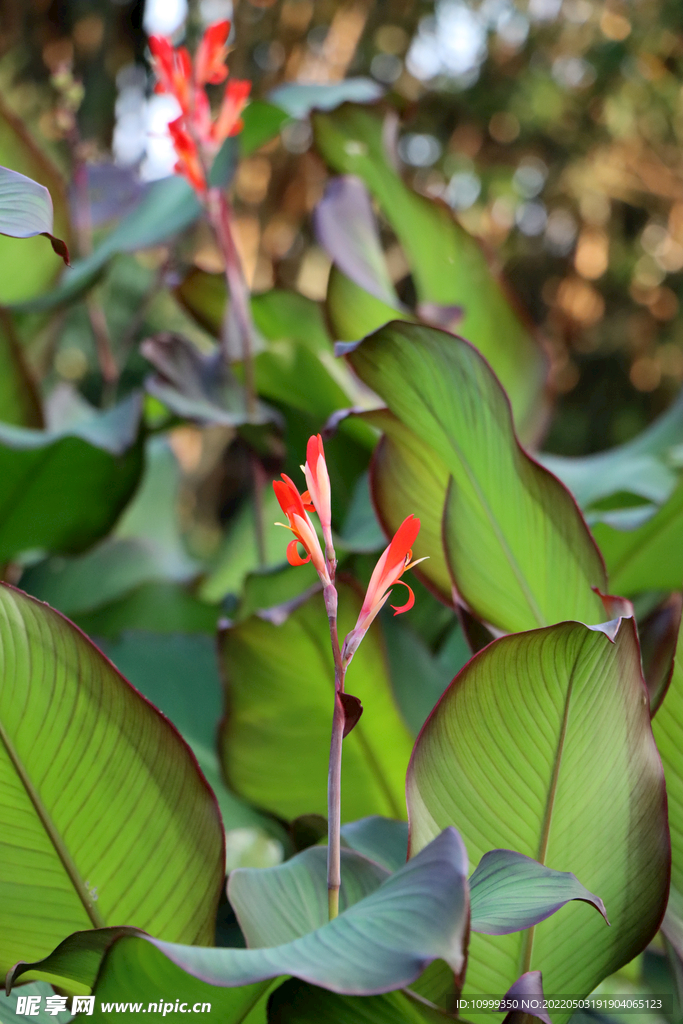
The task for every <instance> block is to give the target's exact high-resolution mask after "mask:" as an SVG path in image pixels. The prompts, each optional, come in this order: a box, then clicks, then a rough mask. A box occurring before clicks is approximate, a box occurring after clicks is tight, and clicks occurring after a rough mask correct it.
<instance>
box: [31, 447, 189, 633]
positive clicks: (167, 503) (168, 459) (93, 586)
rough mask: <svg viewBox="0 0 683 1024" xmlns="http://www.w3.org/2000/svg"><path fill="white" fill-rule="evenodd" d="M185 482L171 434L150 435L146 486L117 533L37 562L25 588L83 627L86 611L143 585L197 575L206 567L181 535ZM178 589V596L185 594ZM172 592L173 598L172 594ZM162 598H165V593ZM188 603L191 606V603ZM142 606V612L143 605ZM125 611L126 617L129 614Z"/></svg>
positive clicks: (130, 507) (147, 452) (136, 493)
mask: <svg viewBox="0 0 683 1024" xmlns="http://www.w3.org/2000/svg"><path fill="white" fill-rule="evenodd" d="M179 486H180V469H179V466H178V463H177V461H176V458H175V455H174V454H173V452H172V451H171V448H170V446H169V442H168V438H167V437H165V436H163V435H161V436H159V435H157V436H155V437H150V438H148V439H147V442H146V444H145V469H144V473H143V476H142V480H141V482H140V486H139V487H138V489H137V491H136V492H135V496H134V498H133V500H132V501H131V502H130V504H129V505H128V506H127V507H126V509H125V511H124V513H123V515H122V516H121V518H120V519H119V520H118V522H117V523H116V526H115V527H114V530H113V532H112V534H110V536H109V537H107V538H106V539H105V540H104V541H102V543H101V544H99V545H97V547H95V548H93V549H92V550H90V551H87V552H86V553H85V554H83V555H80V556H77V557H75V558H64V557H61V556H60V557H54V558H49V559H45V560H44V561H42V562H39V563H38V564H36V565H34V566H31V567H30V568H28V569H27V570H26V571H25V572H24V574H23V576H22V577H21V587H22V590H27V591H28V592H29V593H31V594H33V595H34V596H35V597H39V598H40V599H41V601H47V603H48V604H51V605H52V606H53V607H54V608H58V609H59V610H60V611H61V612H64V614H65V615H68V616H69V617H70V618H72V619H73V618H74V617H77V618H78V620H79V625H80V624H81V617H82V616H84V615H85V614H86V613H90V612H92V611H93V610H94V609H104V608H105V606H107V605H109V604H110V603H112V602H116V601H120V600H121V599H123V598H124V597H125V595H126V594H129V593H131V592H132V591H133V590H135V589H136V588H138V587H140V586H141V585H142V584H145V583H148V582H151V581H154V582H157V583H159V582H161V581H168V580H174V581H185V580H189V579H191V578H192V577H193V576H196V575H197V574H198V573H199V571H200V568H201V566H200V564H199V563H198V562H195V561H194V560H193V559H192V558H190V556H189V555H188V554H187V551H186V550H185V547H184V545H183V542H182V537H181V535H180V527H179V523H178V509H177V504H178V489H179ZM174 593H175V594H176V596H177V595H178V594H179V593H181V592H180V591H174ZM167 596H168V597H169V598H170V594H168V595H167ZM159 597H160V599H161V600H162V601H163V600H164V598H163V597H162V595H161V593H160V594H159ZM180 600H181V601H182V598H180ZM142 601H144V595H143V596H142ZM184 603H185V605H186V606H187V601H185V602H184ZM138 609H139V610H140V611H141V610H142V609H141V608H140V605H138ZM150 612H151V613H152V616H153V609H149V610H148V611H147V612H144V613H143V615H145V616H147V622H148V628H156V627H155V626H154V625H153V622H154V618H152V619H151V620H150V618H149V613H150ZM105 614H106V613H105ZM120 614H122V615H123V616H124V620H125V614H126V612H125V611H121V613H120ZM170 615H171V613H169V621H170ZM150 622H151V625H150ZM135 624H139V623H136V622H133V625H135ZM84 628H85V627H84ZM169 628H172V627H169ZM179 628H182V627H179ZM94 631H96V630H95V629H92V630H89V629H86V632H94Z"/></svg>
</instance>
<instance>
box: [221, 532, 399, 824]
mask: <svg viewBox="0 0 683 1024" xmlns="http://www.w3.org/2000/svg"><path fill="white" fill-rule="evenodd" d="M283 543H284V542H283ZM360 605H361V599H360V598H359V597H358V595H357V593H356V592H355V590H354V589H352V588H351V587H349V586H347V585H344V584H342V585H341V586H340V588H339V633H340V636H344V634H345V633H346V632H348V631H349V630H350V629H351V628H352V627H353V626H354V624H355V621H356V618H357V615H358V612H359V610H360ZM277 612H278V609H275V610H274V613H273V614H272V616H271V618H272V621H266V620H265V618H259V617H257V616H254V617H253V618H250V619H247V620H246V621H243V622H240V623H239V624H238V625H236V626H234V627H233V628H232V629H227V630H225V631H224V633H223V634H222V637H221V641H220V652H221V662H222V666H223V672H224V674H225V678H226V680H227V705H228V715H227V717H226V720H225V724H224V728H223V732H222V735H221V751H222V758H223V765H224V768H225V772H226V777H227V778H228V780H229V781H230V783H231V785H232V786H233V787H234V789H235V790H236V791H237V792H238V793H240V794H242V795H243V796H244V797H246V799H248V800H250V801H251V802H252V803H254V804H256V805H257V806H259V807H265V808H267V809H268V810H270V811H273V812H275V813H276V814H278V815H280V816H281V817H284V818H295V817H297V816H299V815H301V814H315V813H317V814H323V815H326V813H327V768H328V760H329V747H330V728H331V721H332V718H331V716H332V707H333V696H334V689H333V687H334V666H333V661H332V651H331V647H330V637H329V625H328V621H327V615H326V613H325V606H324V602H323V598H322V594H321V593H320V592H318V593H315V594H313V596H312V597H310V598H309V599H308V600H307V601H305V602H304V603H303V604H302V605H301V606H300V607H298V608H296V609H295V610H294V611H292V612H291V614H289V616H288V617H286V618H285V617H284V616H285V615H286V611H285V612H284V614H279V615H278V614H277ZM283 618H284V621H283ZM276 622H278V623H280V624H278V625H276V624H275V623H276ZM347 689H348V691H349V692H350V693H352V694H353V695H354V696H356V697H358V698H360V700H361V701H362V703H363V707H364V708H365V711H364V714H363V718H362V719H361V721H360V723H359V724H358V725H357V726H356V728H355V729H354V730H353V732H352V733H350V735H349V736H348V737H347V738H346V740H345V741H344V757H343V765H342V818H343V820H345V821H350V820H353V819H355V818H359V817H363V816H365V815H368V814H386V815H389V816H392V817H396V818H400V817H403V815H404V806H405V804H404V800H405V797H404V786H405V771H406V767H407V764H408V759H409V757H410V749H411V745H412V741H411V738H410V735H409V733H408V731H407V729H406V727H405V726H404V724H403V722H402V720H401V717H400V715H399V712H398V710H397V709H396V707H395V705H394V703H393V700H392V695H391V690H390V685H389V681H388V678H387V669H386V665H385V661H384V652H383V649H382V643H381V639H380V637H379V634H378V630H377V628H376V627H374V626H373V627H372V628H371V630H370V631H369V633H368V634H367V635H366V637H365V639H364V641H363V643H362V645H361V647H360V649H359V651H358V653H357V655H356V657H355V658H354V662H353V667H352V668H351V669H350V671H349V673H348V676H347Z"/></svg>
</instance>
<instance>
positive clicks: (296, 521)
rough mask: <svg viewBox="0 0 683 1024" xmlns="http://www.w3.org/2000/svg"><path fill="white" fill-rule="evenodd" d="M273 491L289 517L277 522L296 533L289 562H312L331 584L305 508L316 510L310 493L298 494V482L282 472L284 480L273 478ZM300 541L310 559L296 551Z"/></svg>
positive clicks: (288, 557) (301, 563) (322, 578)
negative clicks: (302, 556) (310, 499)
mask: <svg viewBox="0 0 683 1024" xmlns="http://www.w3.org/2000/svg"><path fill="white" fill-rule="evenodd" d="M273 490H274V491H275V496H276V498H277V500H278V501H279V503H280V508H281V509H282V511H283V512H284V513H285V515H286V516H287V522H286V523H277V524H276V525H277V526H284V527H286V528H287V529H288V530H291V531H292V533H293V534H294V538H295V539H294V540H293V541H290V543H289V544H288V545H287V561H288V562H289V564H290V565H305V564H306V562H310V561H312V562H313V565H314V566H315V569H316V572H317V573H318V576H319V577H320V579H321V580H322V582H323V584H324V585H325V586H329V584H330V576H329V573H328V571H327V565H326V564H325V557H324V555H323V552H322V548H321V547H320V541H319V540H318V535H317V533H316V532H315V527H314V526H313V523H312V522H311V520H310V517H309V515H308V512H307V511H306V509H311V510H312V509H313V505H311V504H310V503H309V498H310V496H309V494H308V492H307V491H306V492H305V493H304V494H299V491H298V490H297V487H296V484H295V483H294V481H293V480H290V479H289V477H288V476H285V474H284V473H283V474H282V480H274V481H273ZM297 544H301V546H302V547H303V548H304V549H305V551H306V554H307V555H308V557H307V558H301V556H300V555H299V552H298V551H297Z"/></svg>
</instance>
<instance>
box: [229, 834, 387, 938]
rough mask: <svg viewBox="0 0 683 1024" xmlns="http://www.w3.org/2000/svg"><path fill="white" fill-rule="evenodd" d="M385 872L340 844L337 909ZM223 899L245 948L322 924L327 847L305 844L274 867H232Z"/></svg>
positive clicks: (324, 918) (304, 932) (374, 886)
mask: <svg viewBox="0 0 683 1024" xmlns="http://www.w3.org/2000/svg"><path fill="white" fill-rule="evenodd" d="M388 876H389V871H387V869H386V868H383V867H380V865H379V864H375V863H374V861H371V860H368V858H367V857H363V856H361V854H359V853H355V852H354V851H353V850H342V851H341V889H340V890H339V909H340V912H343V911H344V910H346V909H347V907H351V906H353V904H354V903H358V901H359V900H362V899H363V897H364V896H369V895H370V893H372V892H374V891H375V889H377V888H379V886H380V885H381V884H382V882H383V881H384V880H385V879H386V878H388ZM228 899H229V900H230V905H231V906H232V908H233V910H234V911H235V913H236V915H237V920H238V921H239V924H240V928H241V929H242V934H243V935H244V938H245V939H246V942H247V946H249V947H250V948H254V949H259V948H261V947H264V946H281V945H284V943H285V942H291V941H292V940H293V939H298V938H300V937H301V936H302V935H307V934H308V933H309V932H314V931H315V930H316V928H322V926H323V925H324V924H325V923H326V922H327V921H328V919H329V910H328V902H327V847H326V846H310V847H309V848H308V849H307V850H303V851H302V852H301V853H298V854H297V855H296V857H292V858H291V859H290V860H287V861H285V862H284V864H278V865H277V866H276V867H273V868H236V869H235V870H234V871H231V872H230V878H229V879H228Z"/></svg>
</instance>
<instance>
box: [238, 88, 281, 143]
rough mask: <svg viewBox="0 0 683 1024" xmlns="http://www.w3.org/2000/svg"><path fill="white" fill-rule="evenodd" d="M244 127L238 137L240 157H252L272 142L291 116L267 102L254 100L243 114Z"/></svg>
mask: <svg viewBox="0 0 683 1024" xmlns="http://www.w3.org/2000/svg"><path fill="white" fill-rule="evenodd" d="M242 121H243V123H244V127H243V128H242V131H241V132H240V134H239V135H238V136H237V141H238V143H239V149H240V155H241V156H243V157H244V156H250V155H251V154H252V153H253V152H254V151H255V150H257V149H259V147H260V146H263V145H264V143H266V142H270V140H271V139H272V138H274V137H275V136H276V135H277V133H278V132H279V131H280V129H281V128H282V126H283V125H284V124H286V123H287V121H289V115H288V114H287V113H285V111H284V110H282V109H281V108H280V107H276V106H274V105H273V104H272V103H266V102H265V100H252V101H251V103H249V104H248V106H247V107H245V109H244V111H243V112H242Z"/></svg>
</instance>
